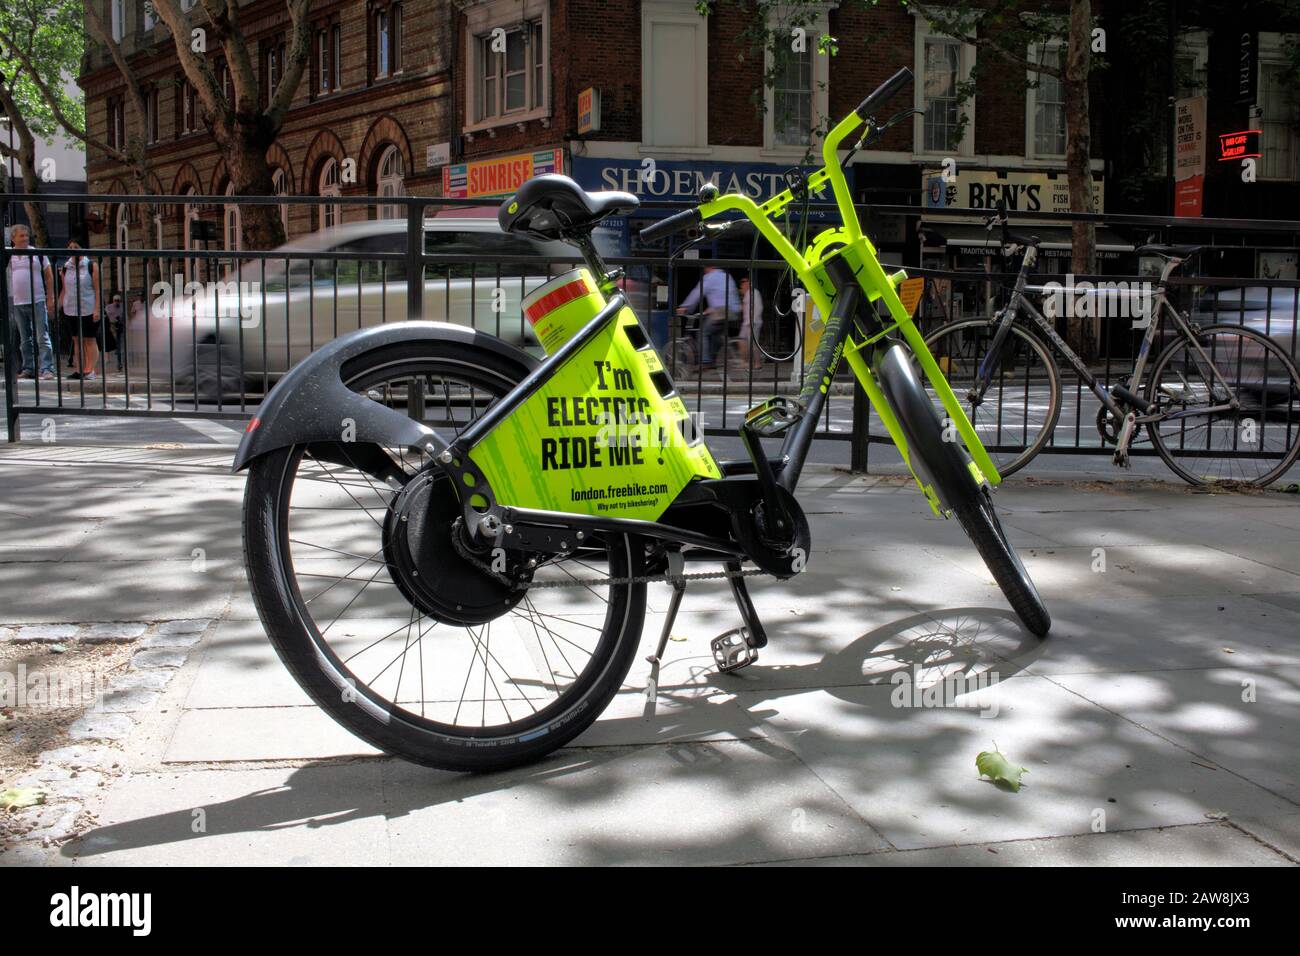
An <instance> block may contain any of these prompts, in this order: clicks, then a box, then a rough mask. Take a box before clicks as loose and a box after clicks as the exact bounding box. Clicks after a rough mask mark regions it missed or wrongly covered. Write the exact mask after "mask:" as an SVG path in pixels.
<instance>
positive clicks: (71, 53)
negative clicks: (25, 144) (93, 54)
mask: <svg viewBox="0 0 1300 956" xmlns="http://www.w3.org/2000/svg"><path fill="white" fill-rule="evenodd" d="M0 31H2V32H3V34H4V35H5V36H7V37H9V38H10V39H12V40H13V41H14V42H15V43H18V44H21V50H22V52H23V53H24V54H25V55H26V56H27V57H28V58H29V59H30V60H31V62H32V63H34V64H36V67H37V71H38V72H39V74H40V77H41V79H42V81H44V82H45V83H46V84H47V85H48V86H49V87H50V89H51V90H52V91H53V92H54V94H55V96H56V98H57V100H58V104H59V108H60V109H61V110H62V111H63V113H64V115H65V116H67V117H68V118H69V119H71V120H72V121H73V122H74V123H76V124H77V125H78V126H83V127H84V123H85V111H84V106H83V102H82V98H81V96H80V93H79V91H76V92H74V94H73V95H69V93H68V91H67V89H66V87H69V86H71V85H72V84H73V82H74V81H75V79H76V77H77V75H78V74H79V73H80V72H81V58H82V54H83V53H84V52H85V32H84V30H83V28H82V21H81V5H80V4H78V3H72V2H68V0H60V2H54V3H51V2H48V0H4V3H3V4H0ZM0 72H3V73H4V75H5V85H6V87H8V88H9V90H10V91H11V93H12V96H13V98H14V101H15V103H16V104H17V106H18V110H19V113H20V115H21V116H22V118H23V119H24V120H25V121H26V122H27V125H28V127H30V129H31V131H32V134H33V135H34V136H36V137H37V138H38V139H42V140H44V141H46V142H47V143H49V142H51V141H52V140H53V138H54V136H55V134H57V133H58V131H59V124H58V123H57V122H56V121H55V119H54V114H53V112H52V111H51V110H50V108H49V104H47V103H46V102H45V99H44V97H43V96H41V93H40V91H39V90H38V89H37V87H36V84H35V83H34V82H33V80H32V76H31V74H30V73H29V72H28V71H27V70H26V69H24V67H23V66H22V64H21V62H20V60H19V58H18V57H17V56H16V55H15V51H14V50H13V49H11V48H9V47H7V46H6V45H5V44H3V43H0ZM73 89H74V91H75V87H73Z"/></svg>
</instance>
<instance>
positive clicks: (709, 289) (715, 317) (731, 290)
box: [677, 266, 740, 368]
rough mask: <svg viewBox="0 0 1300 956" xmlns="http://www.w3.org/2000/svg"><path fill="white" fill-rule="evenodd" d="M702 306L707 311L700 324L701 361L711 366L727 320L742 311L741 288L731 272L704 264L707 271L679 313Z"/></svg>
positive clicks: (678, 310) (687, 297) (679, 309)
mask: <svg viewBox="0 0 1300 956" xmlns="http://www.w3.org/2000/svg"><path fill="white" fill-rule="evenodd" d="M699 306H703V312H704V320H703V322H702V323H701V324H700V364H701V365H703V366H704V367H706V368H709V367H711V366H712V365H713V364H714V362H715V361H716V360H717V354H716V353H717V350H718V345H717V343H718V339H720V338H721V337H722V333H723V331H724V330H725V328H726V323H727V322H728V321H729V320H730V319H731V318H732V317H733V316H737V315H739V314H740V292H739V291H738V290H737V288H736V282H735V280H734V279H732V278H731V274H730V273H728V272H727V271H726V270H725V269H719V268H718V267H717V266H705V267H704V275H702V276H701V277H700V281H699V282H698V283H697V284H696V286H695V288H694V289H692V290H691V291H690V294H688V295H687V296H686V298H685V299H683V300H682V303H681V306H680V307H679V308H678V309H677V314H678V315H686V314H687V313H688V312H690V311H692V310H693V309H695V308H697V307H699Z"/></svg>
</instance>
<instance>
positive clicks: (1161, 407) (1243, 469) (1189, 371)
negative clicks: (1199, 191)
mask: <svg viewBox="0 0 1300 956" xmlns="http://www.w3.org/2000/svg"><path fill="white" fill-rule="evenodd" d="M985 224H986V226H987V227H988V228H989V229H990V230H992V229H993V227H995V226H997V227H1000V230H1001V244H1002V248H1003V250H1004V252H1007V253H1008V254H1010V255H1016V254H1019V255H1020V256H1021V260H1020V272H1019V274H1018V275H1017V276H1016V281H1015V285H1014V287H1013V288H1012V289H1011V295H1010V298H1009V300H1008V302H1007V304H1006V307H1005V308H1003V309H1002V310H1000V311H999V312H998V313H997V314H996V315H994V316H993V318H991V319H982V318H981V319H965V320H961V321H957V322H951V323H948V324H946V325H943V326H940V327H939V328H938V329H936V330H934V331H933V332H931V333H930V334H929V335H928V336H927V337H926V340H925V342H926V345H927V346H928V347H929V349H930V351H931V352H932V353H933V354H934V355H935V357H936V359H937V360H938V362H939V364H940V366H941V367H942V368H943V370H944V372H945V374H946V375H947V376H948V380H949V381H950V382H951V384H952V387H953V389H954V391H956V392H957V394H958V395H960V396H961V399H962V405H963V408H964V410H965V412H966V415H967V417H968V418H969V419H970V421H971V422H972V423H973V424H974V427H975V430H976V432H977V433H978V434H979V436H980V439H981V440H982V441H983V442H984V444H985V447H986V448H987V449H988V451H989V453H990V455H991V456H992V457H993V459H994V461H995V462H996V463H997V467H998V471H999V472H1000V473H1001V474H1002V475H1003V477H1005V476H1007V475H1010V474H1013V473H1014V472H1016V471H1019V470H1020V469H1021V468H1023V467H1024V466H1025V465H1026V464H1027V463H1028V462H1030V461H1032V460H1033V458H1034V456H1036V455H1038V454H1039V453H1040V452H1041V451H1042V450H1043V449H1044V448H1046V447H1048V445H1049V443H1050V442H1051V439H1052V433H1053V431H1054V429H1055V428H1056V425H1057V422H1058V420H1059V419H1060V415H1061V392H1062V383H1061V369H1060V366H1059V365H1058V364H1057V362H1056V358H1055V356H1054V354H1053V350H1055V351H1056V352H1059V353H1060V354H1061V355H1062V356H1064V358H1065V360H1066V362H1067V363H1068V364H1069V365H1070V367H1071V368H1073V369H1074V372H1075V374H1076V375H1077V376H1078V377H1079V380H1080V382H1081V383H1082V386H1083V387H1086V388H1087V389H1088V390H1089V391H1090V392H1091V393H1092V394H1093V395H1094V396H1096V398H1097V401H1098V402H1099V407H1098V410H1097V416H1096V427H1097V431H1098V433H1099V434H1100V437H1101V441H1102V442H1103V443H1104V444H1107V445H1112V446H1114V449H1115V451H1114V456H1113V460H1114V462H1115V464H1116V465H1119V466H1127V465H1128V464H1129V463H1130V453H1131V450H1132V448H1133V446H1134V445H1135V444H1138V443H1139V442H1140V441H1141V430H1142V429H1145V432H1146V435H1147V437H1148V438H1149V439H1150V442H1151V445H1152V447H1154V448H1155V450H1156V452H1157V454H1159V455H1160V457H1161V458H1163V459H1164V461H1165V464H1167V465H1168V466H1169V467H1170V468H1172V469H1173V470H1174V472H1175V473H1176V474H1177V475H1178V476H1179V477H1180V478H1182V479H1183V480H1184V481H1187V482H1190V483H1191V484H1194V485H1200V484H1206V483H1208V482H1213V481H1236V482H1240V483H1243V484H1246V485H1254V486H1264V485H1267V484H1269V483H1270V482H1272V481H1274V480H1276V479H1277V478H1279V477H1280V476H1281V475H1283V474H1284V473H1285V472H1286V471H1287V469H1289V468H1290V467H1291V466H1292V465H1293V464H1294V463H1295V461H1296V457H1297V455H1300V376H1298V375H1297V372H1296V367H1295V364H1294V363H1293V362H1292V361H1291V358H1290V357H1289V356H1288V355H1287V354H1286V352H1285V351H1284V350H1283V349H1282V348H1281V347H1280V346H1279V345H1278V344H1277V343H1276V342H1274V341H1273V340H1272V339H1271V338H1269V337H1267V336H1265V335H1262V334H1261V333H1259V332H1257V331H1255V330H1253V329H1249V328H1246V327H1244V326H1242V325H1228V324H1223V325H1210V326H1204V327H1201V326H1198V325H1197V324H1196V323H1194V322H1193V321H1192V320H1191V319H1190V318H1189V317H1188V316H1187V315H1185V314H1183V313H1180V312H1179V311H1178V310H1176V309H1175V308H1174V307H1173V306H1172V305H1171V304H1170V303H1169V297H1168V282H1169V277H1170V276H1171V275H1173V274H1174V273H1175V272H1177V271H1178V269H1179V268H1180V267H1181V266H1182V265H1183V264H1184V263H1185V262H1187V260H1189V259H1190V258H1192V257H1193V256H1195V255H1196V254H1197V253H1198V252H1199V251H1200V247H1198V246H1167V245H1148V246H1143V247H1141V248H1140V249H1139V250H1138V252H1139V253H1145V254H1150V255H1157V256H1160V257H1161V258H1162V259H1163V260H1164V266H1163V268H1162V269H1161V272H1160V279H1159V282H1158V283H1157V285H1156V287H1155V289H1154V290H1152V292H1151V295H1150V298H1149V300H1148V301H1146V302H1141V303H1140V302H1139V300H1138V299H1137V298H1134V297H1132V296H1130V299H1129V301H1128V303H1127V305H1126V307H1125V308H1124V309H1122V310H1119V311H1121V312H1122V313H1123V315H1124V317H1125V320H1126V321H1130V317H1131V316H1132V315H1134V313H1135V311H1138V312H1142V313H1144V314H1139V315H1138V316H1137V317H1138V319H1139V320H1140V321H1144V322H1146V328H1145V330H1144V332H1143V335H1142V338H1141V341H1140V342H1139V344H1138V350H1137V355H1136V357H1135V358H1134V361H1133V369H1132V371H1131V373H1129V374H1128V375H1127V376H1126V377H1124V378H1122V379H1121V380H1120V381H1119V382H1117V383H1116V384H1114V385H1110V386H1107V385H1104V384H1102V383H1101V382H1100V381H1098V379H1097V376H1096V375H1094V374H1093V373H1092V371H1091V370H1090V369H1089V368H1088V366H1087V364H1086V363H1085V362H1084V361H1083V359H1081V358H1080V357H1079V355H1078V354H1077V353H1076V352H1075V351H1074V350H1073V349H1072V348H1070V346H1069V345H1068V344H1067V343H1066V342H1065V341H1064V340H1063V339H1062V338H1061V336H1060V335H1058V334H1057V332H1056V329H1055V328H1054V326H1053V323H1052V321H1051V319H1049V318H1045V317H1044V315H1043V313H1042V312H1040V311H1039V310H1038V309H1037V308H1035V306H1034V305H1033V303H1032V302H1030V300H1029V296H1028V295H1027V280H1028V277H1029V275H1030V273H1031V272H1032V270H1033V267H1034V264H1035V262H1036V261H1037V258H1038V246H1039V239H1038V237H1037V236H1032V235H1024V234H1022V233H1015V232H1012V231H1011V230H1010V227H1009V223H1008V219H1007V215H1006V211H1005V209H1004V208H1000V209H999V212H998V214H997V215H995V216H991V217H989V218H988V219H986V220H985ZM1090 294H1092V295H1093V300H1094V308H1093V309H1092V310H1091V311H1090V312H1089V314H1090V315H1097V314H1098V311H1099V310H1098V309H1097V308H1096V307H1095V306H1097V305H1103V306H1104V305H1105V304H1107V303H1109V304H1119V303H1120V301H1121V300H1120V299H1119V297H1118V296H1117V295H1114V294H1110V293H1107V292H1102V293H1100V294H1097V293H1095V290H1094V293H1090ZM1134 305H1140V309H1139V310H1134V309H1133V308H1129V307H1128V306H1134ZM1102 321H1106V319H1102ZM1153 349H1154V350H1155V351H1156V358H1155V361H1154V363H1153V364H1152V365H1151V370H1150V372H1148V371H1147V364H1148V361H1149V359H1150V356H1151V354H1152V351H1153Z"/></svg>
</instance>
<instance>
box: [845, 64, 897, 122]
mask: <svg viewBox="0 0 1300 956" xmlns="http://www.w3.org/2000/svg"><path fill="white" fill-rule="evenodd" d="M910 82H912V71H911V70H909V69H908V68H907V67H903V68H902V69H901V70H899V71H898V72H897V73H895V74H894V75H893V76H891V77H890V78H889V79H887V80H885V82H883V83H881V84H880V85H879V86H878V87H876V89H875V91H874V92H873V93H871V95H870V96H868V97H867V98H866V99H865V100H863V101H862V102H861V103H859V104H858V108H857V109H856V110H854V111H853V112H855V113H857V114H858V119H861V120H866V119H868V118H869V117H870V116H871V113H872V112H873V111H874V110H875V108H876V107H877V106H879V105H880V104H882V103H884V102H885V101H886V100H888V99H891V98H892V97H893V96H894V94H896V93H897V92H898V91H899V90H901V89H902V88H903V87H904V86H906V85H907V84H908V83H910Z"/></svg>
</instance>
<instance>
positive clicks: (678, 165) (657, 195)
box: [571, 156, 831, 218]
mask: <svg viewBox="0 0 1300 956" xmlns="http://www.w3.org/2000/svg"><path fill="white" fill-rule="evenodd" d="M571 165H572V170H573V178H574V179H575V180H577V182H578V184H579V185H580V186H582V187H583V188H584V189H591V190H598V189H617V190H620V191H622V192H628V193H632V194H633V195H635V196H636V197H637V198H639V199H641V200H642V201H643V202H648V201H655V200H657V201H662V202H679V203H691V202H695V201H696V200H697V194H698V193H699V189H700V185H701V184H703V183H706V182H711V183H715V184H716V185H717V186H718V188H719V189H721V190H722V191H723V192H743V193H745V194H747V195H749V196H752V197H753V198H754V199H755V200H756V201H758V202H763V201H764V200H767V199H770V198H771V197H772V196H775V195H776V194H777V193H779V192H781V191H783V190H784V189H785V188H786V181H785V173H786V172H787V171H788V170H789V169H791V168H792V167H790V166H786V165H781V164H778V163H726V162H716V161H709V160H699V161H694V160H656V161H655V162H654V163H653V164H651V163H649V162H648V161H647V160H643V159H603V158H599V157H591V156H574V157H573V159H572V163H571ZM800 169H802V171H803V173H804V175H810V174H812V173H814V172H816V170H817V167H816V166H802V167H800ZM813 201H814V202H830V201H831V196H830V191H829V190H825V191H824V192H823V194H822V195H820V196H814V197H813ZM673 212H674V210H672V209H643V210H641V211H639V212H638V215H643V216H646V217H651V218H661V217H663V216H667V215H670V214H671V213H673ZM813 218H820V215H819V214H817V213H814V214H813Z"/></svg>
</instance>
